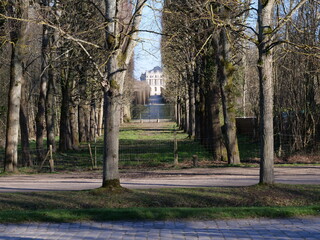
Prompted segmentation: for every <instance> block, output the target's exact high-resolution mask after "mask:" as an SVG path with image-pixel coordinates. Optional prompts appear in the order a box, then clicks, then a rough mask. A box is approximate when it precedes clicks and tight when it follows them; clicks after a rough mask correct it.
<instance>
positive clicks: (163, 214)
mask: <svg viewBox="0 0 320 240" xmlns="http://www.w3.org/2000/svg"><path fill="white" fill-rule="evenodd" d="M319 215H320V206H306V207H226V208H124V209H123V208H120V209H74V210H68V209H67V210H36V211H32V210H28V211H1V212H0V223H21V222H77V221H80V222H81V221H120V220H131V221H133V220H211V219H241V218H294V217H303V216H319Z"/></svg>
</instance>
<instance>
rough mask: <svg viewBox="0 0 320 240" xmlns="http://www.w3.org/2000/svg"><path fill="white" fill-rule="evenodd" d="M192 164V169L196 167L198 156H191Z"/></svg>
mask: <svg viewBox="0 0 320 240" xmlns="http://www.w3.org/2000/svg"><path fill="white" fill-rule="evenodd" d="M192 162H193V166H194V167H198V155H193V156H192Z"/></svg>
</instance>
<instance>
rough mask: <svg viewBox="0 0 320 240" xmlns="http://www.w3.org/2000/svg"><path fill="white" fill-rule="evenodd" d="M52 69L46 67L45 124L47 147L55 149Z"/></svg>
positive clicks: (53, 80)
mask: <svg viewBox="0 0 320 240" xmlns="http://www.w3.org/2000/svg"><path fill="white" fill-rule="evenodd" d="M52 71H53V69H52V67H51V66H50V67H49V69H48V89H47V97H46V126H47V149H49V148H50V145H51V146H52V150H53V151H55V150H56V141H55V136H56V134H55V117H56V114H55V107H56V106H55V98H54V95H55V92H56V89H55V79H54V75H53V72H52Z"/></svg>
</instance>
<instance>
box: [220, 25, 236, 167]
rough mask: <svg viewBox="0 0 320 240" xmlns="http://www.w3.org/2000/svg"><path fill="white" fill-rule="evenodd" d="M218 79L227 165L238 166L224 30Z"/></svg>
mask: <svg viewBox="0 0 320 240" xmlns="http://www.w3.org/2000/svg"><path fill="white" fill-rule="evenodd" d="M217 48H218V51H217V52H218V55H217V66H218V71H217V75H218V79H219V82H220V90H221V100H222V110H223V117H224V135H225V138H224V139H225V145H226V149H227V157H228V164H240V156H239V148H238V140H237V131H236V109H235V86H234V82H233V74H234V71H235V68H234V66H233V65H232V63H231V60H230V51H231V49H230V43H229V42H228V39H227V33H226V30H225V29H221V30H220V36H219V43H218V47H217Z"/></svg>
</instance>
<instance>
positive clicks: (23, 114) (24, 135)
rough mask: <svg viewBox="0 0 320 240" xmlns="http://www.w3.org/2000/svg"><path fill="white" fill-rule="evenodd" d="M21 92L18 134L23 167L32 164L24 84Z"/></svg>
mask: <svg viewBox="0 0 320 240" xmlns="http://www.w3.org/2000/svg"><path fill="white" fill-rule="evenodd" d="M23 86H24V87H23V90H22V91H21V106H20V119H19V121H20V132H21V148H22V155H21V158H22V164H23V165H24V166H30V167H32V166H33V162H32V160H31V156H30V145H29V126H28V125H29V124H28V119H29V117H28V110H27V102H28V101H27V99H26V89H27V88H26V84H25V82H24V83H23Z"/></svg>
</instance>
